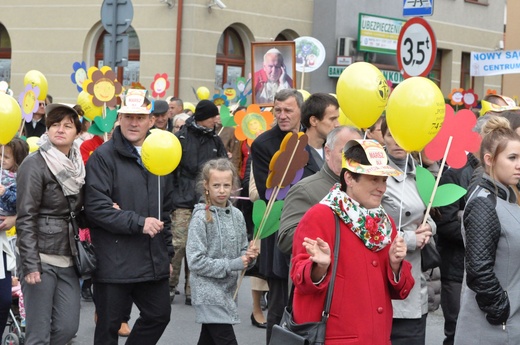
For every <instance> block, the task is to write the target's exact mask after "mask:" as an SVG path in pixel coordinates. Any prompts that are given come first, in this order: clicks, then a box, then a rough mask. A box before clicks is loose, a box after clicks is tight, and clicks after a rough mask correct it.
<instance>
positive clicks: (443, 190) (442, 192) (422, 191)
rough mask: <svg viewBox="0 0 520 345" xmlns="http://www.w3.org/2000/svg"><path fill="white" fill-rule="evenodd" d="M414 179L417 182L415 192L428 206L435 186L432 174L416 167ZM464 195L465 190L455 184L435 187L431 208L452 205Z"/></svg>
mask: <svg viewBox="0 0 520 345" xmlns="http://www.w3.org/2000/svg"><path fill="white" fill-rule="evenodd" d="M415 179H416V181H417V190H418V192H419V195H420V196H421V199H422V201H423V202H424V205H428V203H429V202H430V198H431V195H432V193H433V187H434V185H435V178H434V177H433V175H432V173H431V172H429V171H428V169H425V168H423V167H421V166H418V167H417V170H416V176H415ZM464 195H466V190H465V189H464V188H462V187H461V186H459V185H456V184H455V183H447V184H443V185H441V186H438V187H437V191H436V192H435V196H434V198H433V203H432V206H431V207H441V206H446V205H449V204H453V203H454V202H455V201H457V200H459V199H460V198H462V197H463V196H464Z"/></svg>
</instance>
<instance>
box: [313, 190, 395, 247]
mask: <svg viewBox="0 0 520 345" xmlns="http://www.w3.org/2000/svg"><path fill="white" fill-rule="evenodd" d="M320 204H323V205H327V206H328V207H330V208H331V209H332V211H333V212H335V213H336V214H337V215H338V217H339V218H340V219H341V220H342V221H343V222H344V223H345V224H346V225H347V226H348V227H349V228H350V230H351V231H352V232H353V233H354V234H355V235H356V236H357V237H358V238H359V239H360V240H361V241H363V243H364V244H365V247H366V248H368V249H369V250H371V251H373V252H378V251H380V250H381V249H383V248H384V247H386V246H387V245H388V244H390V243H391V241H392V238H391V235H392V223H391V222H390V218H389V217H388V215H387V214H386V212H385V210H384V209H383V206H381V205H380V206H379V207H378V208H374V209H367V208H365V207H363V206H361V205H360V204H359V203H358V202H357V201H356V200H354V199H352V198H350V197H349V196H348V195H347V193H345V192H343V191H342V190H341V185H340V184H339V183H336V184H335V185H334V186H333V187H332V189H331V190H330V192H329V194H327V195H326V196H325V197H324V198H323V200H321V201H320Z"/></svg>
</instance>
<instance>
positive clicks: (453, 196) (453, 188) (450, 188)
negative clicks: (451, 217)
mask: <svg viewBox="0 0 520 345" xmlns="http://www.w3.org/2000/svg"><path fill="white" fill-rule="evenodd" d="M466 192H467V191H466V190H465V189H464V188H462V187H461V186H458V185H456V184H455V183H447V184H443V185H442V186H439V187H437V193H436V194H435V198H433V203H432V207H440V206H446V205H450V204H453V203H454V202H455V201H457V200H459V199H460V198H462V197H463V196H464V195H466Z"/></svg>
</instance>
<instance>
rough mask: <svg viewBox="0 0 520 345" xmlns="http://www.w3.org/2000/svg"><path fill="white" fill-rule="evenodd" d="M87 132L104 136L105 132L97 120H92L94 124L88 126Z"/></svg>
mask: <svg viewBox="0 0 520 345" xmlns="http://www.w3.org/2000/svg"><path fill="white" fill-rule="evenodd" d="M87 132H88V133H90V134H94V135H100V136H103V134H104V132H103V131H102V130H101V129H99V127H98V126H97V124H96V123H95V122H92V124H91V125H90V127H89V128H88V130H87Z"/></svg>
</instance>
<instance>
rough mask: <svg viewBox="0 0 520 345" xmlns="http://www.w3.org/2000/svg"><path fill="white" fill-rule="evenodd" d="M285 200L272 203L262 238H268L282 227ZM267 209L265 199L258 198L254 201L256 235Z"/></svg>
mask: <svg viewBox="0 0 520 345" xmlns="http://www.w3.org/2000/svg"><path fill="white" fill-rule="evenodd" d="M282 208H283V200H277V201H275V202H274V203H273V204H272V207H271V210H270V212H269V213H268V214H267V218H266V219H265V220H264V225H263V227H262V231H261V233H260V237H259V238H260V239H262V238H266V237H269V236H271V235H272V234H274V233H275V232H276V231H278V229H279V228H280V216H281V215H282ZM266 211H267V205H266V203H265V201H264V200H257V201H255V202H254V203H253V224H254V225H255V230H254V237H255V238H256V237H257V234H258V229H259V228H260V225H261V223H262V218H264V215H265V214H266Z"/></svg>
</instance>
